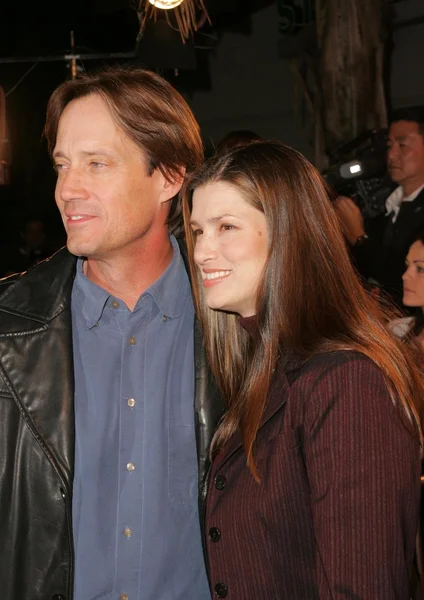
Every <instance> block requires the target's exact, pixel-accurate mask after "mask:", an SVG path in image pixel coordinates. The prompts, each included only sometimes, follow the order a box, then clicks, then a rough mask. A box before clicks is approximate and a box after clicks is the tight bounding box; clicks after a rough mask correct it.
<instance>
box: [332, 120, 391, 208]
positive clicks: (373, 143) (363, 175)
mask: <svg viewBox="0 0 424 600" xmlns="http://www.w3.org/2000/svg"><path fill="white" fill-rule="evenodd" d="M386 154H387V129H373V130H370V131H367V132H366V133H364V134H362V135H361V136H359V137H357V138H355V139H354V140H352V141H351V142H349V143H347V144H344V145H343V146H339V147H338V148H337V149H336V150H335V151H333V152H331V153H330V154H329V162H330V166H329V168H328V169H326V170H325V171H324V172H323V173H322V175H323V177H324V178H325V180H326V181H327V182H328V184H329V185H330V186H331V187H333V188H334V190H335V191H336V193H337V195H339V196H350V197H351V198H352V199H353V200H354V201H355V203H356V204H357V205H358V206H359V208H360V210H361V212H362V214H363V216H364V218H366V219H367V218H369V219H371V218H373V217H376V216H377V215H379V214H381V213H383V212H384V210H385V201H386V199H387V197H388V196H389V195H390V194H391V192H392V191H393V190H394V188H395V187H396V186H395V184H394V183H393V182H392V181H391V179H390V178H389V176H388V173H387V166H386Z"/></svg>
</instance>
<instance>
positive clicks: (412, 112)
mask: <svg viewBox="0 0 424 600" xmlns="http://www.w3.org/2000/svg"><path fill="white" fill-rule="evenodd" d="M387 168H388V171H389V174H390V177H391V179H392V180H393V181H394V182H395V183H397V184H398V187H397V188H396V189H395V190H394V192H393V193H392V194H391V195H390V196H389V197H388V198H387V200H386V212H385V214H383V215H381V216H379V217H376V218H374V219H371V220H370V223H369V226H368V229H367V230H366V229H365V226H364V219H363V217H362V214H361V212H360V210H359V208H358V206H357V205H356V204H355V203H354V201H353V200H352V199H351V198H347V197H339V199H338V200H337V201H336V202H335V208H336V212H337V215H338V217H339V220H340V223H341V226H342V229H343V232H344V234H345V237H346V240H347V242H348V243H349V245H350V246H351V249H352V254H353V257H354V260H355V263H356V265H357V267H358V270H359V271H360V273H361V274H362V275H363V276H364V277H365V278H366V279H370V280H371V281H372V282H373V283H376V284H378V285H379V286H380V287H381V289H382V290H383V292H386V293H387V294H389V295H390V297H391V298H392V300H393V301H394V302H395V303H396V304H397V305H398V306H399V307H401V306H402V273H403V271H404V266H405V258H406V255H407V253H408V249H409V247H410V245H411V244H412V242H413V240H415V239H416V237H417V235H418V233H419V232H420V231H422V230H424V106H412V107H407V108H399V109H397V110H395V111H393V113H392V115H391V119H390V127H389V139H388V150H387Z"/></svg>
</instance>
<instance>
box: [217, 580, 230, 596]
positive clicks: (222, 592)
mask: <svg viewBox="0 0 424 600" xmlns="http://www.w3.org/2000/svg"><path fill="white" fill-rule="evenodd" d="M227 592H228V589H227V586H226V585H225V583H217V584H216V586H215V595H216V596H218V598H225V596H226V595H227Z"/></svg>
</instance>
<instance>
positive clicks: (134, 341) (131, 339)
mask: <svg viewBox="0 0 424 600" xmlns="http://www.w3.org/2000/svg"><path fill="white" fill-rule="evenodd" d="M128 341H129V343H130V344H131V346H135V344H136V342H137V340H136V339H135V337H134V336H133V335H132V336H131V337H130V338H129V340H128Z"/></svg>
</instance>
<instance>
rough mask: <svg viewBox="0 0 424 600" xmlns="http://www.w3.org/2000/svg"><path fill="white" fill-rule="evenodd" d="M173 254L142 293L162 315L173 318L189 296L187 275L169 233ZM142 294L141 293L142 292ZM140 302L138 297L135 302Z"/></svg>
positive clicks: (178, 249) (177, 247) (178, 248)
mask: <svg viewBox="0 0 424 600" xmlns="http://www.w3.org/2000/svg"><path fill="white" fill-rule="evenodd" d="M170 239H171V244H172V248H173V250H174V256H173V257H172V261H171V263H170V265H169V266H168V268H167V269H166V271H165V272H164V273H162V275H161V276H160V277H159V279H157V280H156V281H155V282H154V283H153V284H152V285H151V286H150V287H149V288H148V289H147V290H146V291H145V292H144V293H145V294H149V295H150V296H151V297H152V298H153V300H154V301H155V302H156V304H157V306H158V308H159V310H160V311H161V312H162V313H163V314H164V316H166V317H168V318H170V319H175V318H177V317H178V316H179V315H180V309H181V307H182V305H183V304H184V302H186V301H187V300H188V299H189V298H190V297H191V292H190V285H189V282H188V275H187V272H186V269H185V265H184V261H183V257H182V256H181V251H180V247H179V245H178V242H177V240H176V239H175V237H174V236H173V235H171V238H170ZM142 295H143V294H142ZM139 302H140V298H139V300H138V302H137V304H136V307H135V308H137V305H138V303H139Z"/></svg>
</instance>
